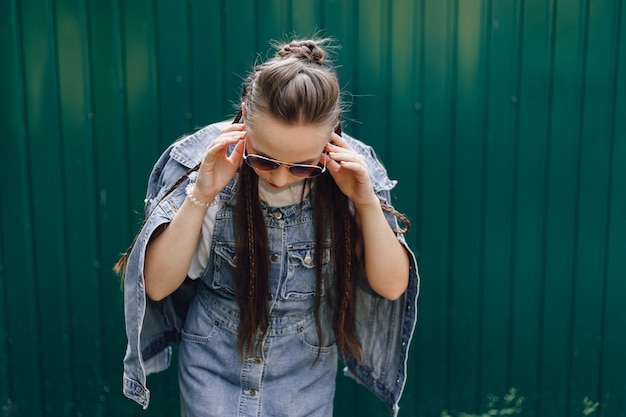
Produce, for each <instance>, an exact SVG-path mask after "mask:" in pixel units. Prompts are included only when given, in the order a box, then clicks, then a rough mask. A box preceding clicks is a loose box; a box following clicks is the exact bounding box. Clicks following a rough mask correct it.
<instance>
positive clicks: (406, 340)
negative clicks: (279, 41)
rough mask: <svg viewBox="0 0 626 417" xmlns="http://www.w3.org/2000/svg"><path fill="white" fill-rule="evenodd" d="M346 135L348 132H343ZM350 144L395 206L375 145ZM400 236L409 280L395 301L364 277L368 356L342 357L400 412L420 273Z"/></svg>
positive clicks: (392, 221) (361, 315)
mask: <svg viewBox="0 0 626 417" xmlns="http://www.w3.org/2000/svg"><path fill="white" fill-rule="evenodd" d="M344 136H347V135H345V134H344ZM346 139H348V142H349V143H350V146H352V147H353V148H354V149H355V150H357V152H359V153H361V154H362V155H364V156H365V157H366V159H367V162H368V169H369V172H370V176H371V178H372V182H373V185H374V190H375V191H376V193H377V194H378V197H379V199H380V200H381V202H383V203H386V204H388V205H391V189H392V188H393V187H394V186H395V185H396V181H392V180H390V179H389V177H388V176H387V172H386V170H385V168H384V167H383V165H382V164H381V163H380V162H379V160H378V158H377V156H376V154H375V152H374V150H373V149H372V148H371V147H369V146H367V145H365V144H363V143H361V142H359V141H357V140H354V139H352V138H350V137H346ZM385 216H386V218H387V222H388V223H389V225H390V226H391V227H392V228H394V229H397V228H398V222H397V219H396V218H395V216H394V215H393V214H391V213H387V212H386V213H385ZM398 240H399V241H400V243H401V244H402V245H403V246H404V247H405V249H406V251H407V253H408V255H409V261H410V270H409V285H408V288H407V290H406V291H405V293H404V294H403V295H402V296H401V297H400V298H399V299H397V300H394V301H390V300H387V299H385V298H383V297H381V296H379V295H378V294H377V293H375V292H374V291H373V290H372V289H371V288H370V287H369V286H368V285H367V283H366V281H365V280H364V279H363V280H361V281H362V282H363V285H361V286H359V287H358V289H357V301H356V312H355V313H356V318H357V319H356V333H357V338H358V339H359V343H360V344H361V348H362V349H363V352H364V356H363V358H362V359H361V360H360V361H357V360H355V359H354V358H352V357H349V356H342V360H343V361H344V363H345V364H346V368H345V369H344V372H345V373H346V375H348V376H350V377H352V378H354V379H356V380H357V381H358V382H360V383H362V384H363V385H365V386H366V387H367V388H369V389H370V390H371V391H372V392H373V393H374V394H376V395H377V396H378V397H380V398H381V399H382V400H383V401H384V402H385V403H386V404H387V406H389V408H391V409H392V411H393V413H394V415H397V413H398V410H399V406H398V403H399V401H400V397H401V396H402V392H403V391H404V386H405V383H406V378H407V361H408V350H409V346H410V343H411V338H412V336H413V332H414V330H415V325H416V323H417V298H418V294H419V274H418V271H417V262H416V260H415V256H414V254H413V252H412V251H411V250H410V248H409V247H408V246H407V243H406V240H405V238H404V236H403V235H401V234H398Z"/></svg>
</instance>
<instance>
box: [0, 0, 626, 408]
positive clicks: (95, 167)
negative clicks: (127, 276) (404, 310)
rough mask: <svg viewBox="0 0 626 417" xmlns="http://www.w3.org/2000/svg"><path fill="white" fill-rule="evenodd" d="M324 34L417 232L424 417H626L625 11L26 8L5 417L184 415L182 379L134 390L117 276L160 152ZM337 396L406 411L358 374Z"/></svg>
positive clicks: (3, 193)
mask: <svg viewBox="0 0 626 417" xmlns="http://www.w3.org/2000/svg"><path fill="white" fill-rule="evenodd" d="M316 30H319V31H322V32H321V33H322V34H323V35H329V36H333V37H335V38H336V39H337V43H338V44H340V45H341V48H340V49H338V50H337V51H336V52H337V54H336V55H337V56H336V61H335V63H336V65H337V66H338V73H339V76H340V82H341V85H342V88H343V90H344V101H345V103H346V104H347V105H349V107H348V112H347V113H346V114H345V120H346V124H345V130H346V131H347V132H349V133H350V134H352V135H354V136H356V137H358V138H360V139H362V140H364V141H365V142H367V143H369V144H372V145H373V146H374V147H375V148H376V149H377V151H378V153H379V155H380V157H381V159H382V160H383V162H384V163H385V165H386V166H387V168H388V170H389V173H390V176H391V177H393V178H396V179H398V180H399V181H400V183H399V185H398V187H397V188H396V189H395V198H396V199H395V201H394V204H395V205H396V207H397V208H398V209H399V210H401V211H403V212H405V213H406V214H407V215H408V216H409V218H410V219H411V220H412V224H413V227H412V229H411V231H410V232H409V234H408V236H407V239H408V241H409V243H410V245H411V246H412V247H413V248H414V250H415V252H416V255H417V257H418V261H419V263H420V272H421V275H422V291H421V297H420V305H419V313H420V321H419V325H418V330H417V332H416V335H415V337H414V339H413V346H412V350H411V356H410V363H409V380H408V383H407V387H406V391H405V394H404V397H403V400H402V402H401V411H400V416H401V417H405V416H420V417H426V416H432V417H438V416H439V415H440V413H441V411H442V410H444V409H448V410H450V411H451V412H452V411H453V410H459V411H461V410H463V411H484V410H485V402H486V398H487V395H488V394H489V393H493V394H495V395H497V396H502V395H503V394H505V393H506V392H507V390H508V389H509V387H515V388H516V389H517V392H518V395H519V396H524V397H525V402H524V415H526V416H536V417H556V416H579V415H581V410H582V400H583V398H584V397H589V398H590V399H592V400H594V401H599V402H600V407H599V408H598V410H597V411H596V414H595V415H601V416H604V417H613V416H623V415H625V414H626V359H625V357H624V352H626V266H625V263H624V259H625V257H626V6H625V5H623V4H622V1H621V0H415V1H408V0H397V1H396V0H394V1H382V0H379V1H373V0H365V1H356V0H345V1H339V0H335V1H332V0H326V1H322V0H317V1H314V0H298V1H296V0H274V1H269V0H267V1H264V0H247V1H227V0H221V1H208V0H207V1H199V0H187V1H184V0H132V1H131V0H54V1H52V0H51V1H45V0H22V1H18V0H2V1H0V83H1V84H0V140H1V142H0V143H1V145H0V146H1V148H0V416H28V417H38V416H88V417H91V416H116V417H117V416H175V415H177V413H178V393H177V383H176V375H175V372H173V370H172V371H168V372H166V373H163V374H159V375H155V376H151V377H150V379H149V386H150V388H151V390H152V393H153V399H152V403H151V406H150V408H149V409H148V411H147V412H143V411H141V409H140V407H139V406H137V405H136V404H134V403H133V402H132V401H130V400H127V399H125V398H124V397H123V396H122V394H121V373H122V368H121V365H122V357H123V354H124V348H125V335H124V327H123V303H122V293H121V289H120V283H119V280H118V278H117V277H115V276H114V275H113V273H112V272H111V266H112V265H113V263H114V262H115V261H116V259H117V257H118V254H119V253H120V252H122V251H124V250H125V248H126V247H127V245H128V244H129V243H130V240H131V239H132V237H133V235H134V234H135V232H136V231H137V228H138V227H139V222H140V220H141V219H140V212H141V210H142V205H143V198H144V191H145V186H146V179H147V175H148V173H149V170H150V168H151V167H152V164H153V163H154V162H155V160H156V158H157V156H158V155H159V154H160V153H161V151H162V150H163V149H164V148H165V147H166V146H167V145H168V144H169V143H171V142H172V141H173V140H175V139H176V138H178V137H180V136H181V135H183V134H186V133H189V132H192V131H193V130H194V129H195V128H196V127H199V126H202V125H205V124H207V123H210V122H213V121H218V120H222V119H223V118H227V117H230V116H232V115H233V113H234V111H233V106H234V105H235V104H236V103H237V100H238V93H239V87H240V83H241V79H242V77H243V76H244V75H245V74H246V73H247V71H248V70H249V69H250V68H251V65H252V62H253V61H254V60H255V59H257V57H261V58H262V59H263V58H265V57H266V56H267V53H268V50H269V46H268V42H269V41H270V40H271V39H284V38H285V37H287V36H288V35H290V34H293V33H296V34H298V35H303V36H308V35H311V34H313V33H315V32H316ZM257 53H258V54H260V55H257ZM500 402H502V401H500ZM335 404H336V407H335V408H336V415H338V416H359V417H361V416H366V417H367V416H382V415H387V414H388V412H387V411H386V409H385V407H384V405H383V404H382V402H381V401H379V400H378V399H376V398H374V397H373V396H372V395H369V394H367V393H366V391H365V390H364V388H363V387H361V386H358V385H357V384H355V383H353V382H352V381H351V380H348V379H346V378H344V377H343V376H340V377H339V383H338V388H337V397H336V400H335Z"/></svg>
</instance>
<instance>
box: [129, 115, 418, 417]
mask: <svg viewBox="0 0 626 417" xmlns="http://www.w3.org/2000/svg"><path fill="white" fill-rule="evenodd" d="M226 126H227V123H217V124H212V125H209V126H206V127H204V128H203V129H201V130H199V131H197V132H196V133H194V134H192V135H190V136H187V137H185V138H184V139H182V140H180V141H178V142H175V143H174V144H172V145H171V146H170V147H169V148H168V149H167V150H166V151H165V152H164V153H163V154H162V155H161V157H160V158H159V160H158V161H157V162H156V164H155V165H154V168H153V170H152V173H151V174H150V177H149V181H148V190H147V195H146V200H145V207H144V217H145V219H146V221H145V223H144V225H143V227H142V228H141V230H140V232H139V234H138V236H137V239H136V242H135V244H134V246H133V248H132V250H131V252H130V255H129V258H128V263H127V267H126V274H125V279H124V309H125V319H126V335H127V338H128V344H127V347H126V354H125V357H124V379H123V391H124V395H126V396H127V397H129V398H131V399H133V400H135V401H136V402H137V403H139V404H140V405H142V406H143V408H144V409H145V408H147V407H148V403H149V400H150V391H149V390H148V388H147V386H146V376H147V375H149V374H151V373H154V372H159V371H162V370H165V369H166V368H168V367H169V365H170V361H171V356H172V345H175V344H177V343H178V341H179V340H180V334H181V330H182V329H183V327H184V324H185V318H186V313H187V308H188V306H189V304H190V301H191V300H192V298H193V297H194V296H195V294H196V290H197V285H199V282H200V280H190V279H187V280H186V281H185V282H184V283H183V284H182V285H181V287H180V288H179V289H177V290H176V291H175V292H174V293H172V294H171V295H170V296H168V297H166V298H165V299H163V300H161V301H158V302H155V301H152V300H150V299H149V298H147V297H146V295H145V291H144V276H143V269H144V259H145V252H146V246H147V244H148V241H149V239H150V237H151V235H152V234H153V233H154V231H155V230H156V229H157V228H158V227H159V226H161V225H164V224H166V223H169V222H170V221H171V220H172V218H173V217H174V214H175V213H176V211H177V210H178V208H179V207H180V206H181V204H182V202H183V201H184V199H185V186H186V184H187V183H188V180H185V181H184V182H183V183H182V184H181V185H180V186H178V187H177V188H176V190H174V191H173V192H172V193H171V194H169V195H168V196H167V197H165V198H163V195H164V194H165V193H166V192H167V191H168V190H169V189H170V187H171V186H172V185H173V184H174V183H175V182H176V181H177V180H178V179H179V178H180V177H181V176H182V175H183V174H184V173H185V172H186V171H187V170H188V169H189V168H191V167H193V166H195V165H196V164H197V163H198V162H200V160H201V158H202V156H203V155H204V152H205V150H206V148H207V146H208V144H209V143H210V142H211V141H212V140H213V139H215V138H216V137H217V136H218V135H219V132H220V131H221V129H223V128H224V127H226ZM343 137H344V139H346V140H347V141H348V143H349V144H350V146H352V148H353V149H355V150H356V151H357V152H359V153H360V154H362V155H364V156H365V157H366V160H367V164H368V169H369V173H370V176H371V179H372V183H373V185H374V190H375V191H376V193H377V194H378V196H379V198H380V199H381V201H383V202H385V203H387V204H390V190H391V189H392V188H393V187H394V186H395V183H396V182H395V181H392V180H390V179H389V178H388V176H387V173H386V170H385V168H384V167H383V166H382V164H380V162H379V161H378V159H377V157H376V154H375V153H374V151H373V149H372V148H371V147H370V146H367V145H365V144H363V143H362V142H360V141H358V140H356V139H354V138H351V137H350V136H348V135H346V134H343ZM195 176H196V173H192V174H191V176H190V179H191V180H193V179H194V178H195ZM236 181H237V177H235V178H234V179H233V181H232V182H231V184H229V186H227V187H226V188H225V189H224V191H222V193H220V194H219V195H218V199H222V200H225V199H228V198H231V196H229V195H228V194H229V192H230V193H232V190H233V189H234V186H235V185H236ZM229 190H230V191H229ZM386 217H387V220H388V222H389V224H390V225H391V226H392V227H394V228H396V227H397V221H396V219H395V217H394V216H393V215H391V214H389V213H386ZM398 239H399V241H400V242H401V243H402V244H403V245H404V246H405V247H406V249H407V251H408V253H409V259H410V264H411V267H410V271H409V286H408V288H407V290H406V292H405V293H404V294H403V295H402V296H401V297H400V298H399V299H398V300H395V301H389V300H387V299H385V298H383V297H381V296H379V295H378V294H376V293H375V292H374V291H373V290H371V289H370V288H369V287H367V286H360V287H357V288H358V289H357V303H356V318H357V319H356V322H357V324H356V332H357V337H358V340H359V342H360V344H361V347H362V349H363V352H364V356H363V358H362V360H360V361H356V360H355V359H354V358H352V357H349V356H343V355H342V360H343V362H344V363H345V365H346V367H345V369H344V371H345V372H346V374H347V375H349V376H351V377H353V378H354V379H356V380H357V381H359V382H360V383H362V384H364V385H365V386H366V387H367V388H369V389H370V390H371V391H372V392H373V393H374V394H376V395H377V396H379V397H380V398H381V399H382V400H383V401H384V402H385V403H386V404H387V406H389V407H390V409H391V410H392V411H393V413H394V415H396V414H397V412H398V402H399V401H400V397H401V395H402V392H403V390H404V386H405V383H406V377H407V359H408V357H407V355H408V349H409V345H410V342H411V337H412V335H413V331H414V328H415V325H416V322H417V297H418V293H419V275H418V272H417V263H416V261H415V257H414V255H413V253H412V252H411V250H410V249H409V248H408V247H407V246H406V242H405V240H404V237H403V236H402V235H398ZM200 285H202V284H200Z"/></svg>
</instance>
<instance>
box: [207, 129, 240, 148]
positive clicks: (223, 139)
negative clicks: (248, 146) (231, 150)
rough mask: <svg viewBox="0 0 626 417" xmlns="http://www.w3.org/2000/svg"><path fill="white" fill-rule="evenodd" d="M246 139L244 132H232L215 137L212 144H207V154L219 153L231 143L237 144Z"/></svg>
mask: <svg viewBox="0 0 626 417" xmlns="http://www.w3.org/2000/svg"><path fill="white" fill-rule="evenodd" d="M245 137H246V132H242V131H233V132H226V133H224V134H222V135H220V136H218V137H217V139H215V140H214V141H213V142H211V143H210V144H209V146H208V147H207V151H209V152H219V151H222V150H224V149H225V148H227V147H228V146H230V145H232V144H233V143H237V142H238V141H240V140H242V139H244V138H245Z"/></svg>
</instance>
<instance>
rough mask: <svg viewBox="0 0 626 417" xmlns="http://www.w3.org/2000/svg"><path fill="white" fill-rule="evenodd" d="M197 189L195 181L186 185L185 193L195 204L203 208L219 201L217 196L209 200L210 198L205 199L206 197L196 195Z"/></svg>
mask: <svg viewBox="0 0 626 417" xmlns="http://www.w3.org/2000/svg"><path fill="white" fill-rule="evenodd" d="M195 189H196V183H195V182H190V183H189V184H187V186H186V187H185V194H186V195H187V198H188V199H189V201H191V202H192V203H193V205H194V206H198V207H202V208H209V207H211V206H212V205H214V204H216V203H217V197H216V198H214V199H212V200H209V199H207V200H205V199H204V198H198V197H196V195H195V194H194V191H195Z"/></svg>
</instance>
